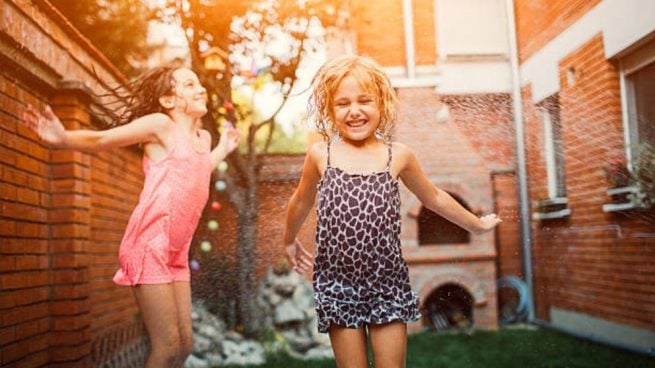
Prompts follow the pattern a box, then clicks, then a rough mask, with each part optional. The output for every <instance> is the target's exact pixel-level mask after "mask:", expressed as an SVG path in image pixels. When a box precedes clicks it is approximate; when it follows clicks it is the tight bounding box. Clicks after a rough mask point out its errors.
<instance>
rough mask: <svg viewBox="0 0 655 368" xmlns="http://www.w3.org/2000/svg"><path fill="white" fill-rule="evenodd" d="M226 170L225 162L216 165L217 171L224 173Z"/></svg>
mask: <svg viewBox="0 0 655 368" xmlns="http://www.w3.org/2000/svg"><path fill="white" fill-rule="evenodd" d="M226 170H227V162H225V161H221V162H220V163H219V164H218V171H222V172H225V171H226Z"/></svg>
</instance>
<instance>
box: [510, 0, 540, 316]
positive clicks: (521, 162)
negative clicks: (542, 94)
mask: <svg viewBox="0 0 655 368" xmlns="http://www.w3.org/2000/svg"><path fill="white" fill-rule="evenodd" d="M505 10H506V12H507V34H508V42H509V62H510V68H511V73H512V107H513V114H514V127H515V131H516V166H517V170H518V177H517V180H518V189H519V206H520V212H519V214H520V216H519V219H520V222H521V244H522V248H523V278H524V280H525V284H526V286H527V289H528V290H527V291H528V292H527V294H528V321H530V322H532V321H533V320H534V319H535V314H534V288H533V285H534V283H533V273H532V236H531V234H530V207H529V205H530V203H529V199H528V178H527V171H526V164H525V141H524V133H523V108H522V102H521V81H520V76H519V58H518V51H517V43H516V19H515V16H514V1H513V0H506V1H505Z"/></svg>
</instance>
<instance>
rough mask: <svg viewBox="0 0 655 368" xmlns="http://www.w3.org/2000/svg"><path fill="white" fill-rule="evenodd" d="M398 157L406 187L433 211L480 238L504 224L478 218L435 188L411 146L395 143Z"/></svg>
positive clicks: (401, 175)
mask: <svg viewBox="0 0 655 368" xmlns="http://www.w3.org/2000/svg"><path fill="white" fill-rule="evenodd" d="M396 152H397V153H396ZM395 157H398V160H399V162H398V163H397V164H398V165H399V166H400V168H401V169H400V173H399V176H400V178H401V179H402V181H403V183H405V185H406V186H407V188H408V189H409V190H410V191H411V192H412V193H414V195H416V197H417V198H418V199H419V200H420V201H421V203H423V205H424V206H425V207H427V208H428V209H429V210H431V211H433V212H436V213H438V214H439V215H441V216H443V217H445V218H446V219H448V220H449V221H451V222H453V223H455V224H457V225H459V226H460V227H462V228H464V229H466V230H467V231H469V232H472V233H476V234H479V233H482V232H485V231H488V230H491V229H493V228H494V227H495V226H496V225H498V223H500V219H499V218H498V217H497V216H496V215H494V214H492V215H488V216H483V217H482V218H479V217H477V216H476V215H474V214H473V213H471V212H469V211H468V210H467V209H466V208H464V207H463V206H462V205H461V204H459V203H458V202H457V201H456V200H455V199H453V197H451V196H450V195H449V194H448V193H446V192H445V191H443V190H441V189H439V188H437V187H436V186H435V185H434V184H432V182H430V180H429V179H428V178H427V176H426V175H425V172H424V171H423V169H421V166H420V165H419V163H418V161H417V160H416V156H415V155H414V153H413V152H412V151H411V150H410V149H409V148H408V147H407V146H405V145H403V144H400V143H395V144H394V158H395Z"/></svg>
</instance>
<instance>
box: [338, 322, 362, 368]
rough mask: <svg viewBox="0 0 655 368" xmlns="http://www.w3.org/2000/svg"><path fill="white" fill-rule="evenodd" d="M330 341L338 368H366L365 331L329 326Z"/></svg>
mask: <svg viewBox="0 0 655 368" xmlns="http://www.w3.org/2000/svg"><path fill="white" fill-rule="evenodd" d="M329 334H330V341H331V342H332V351H334V357H335V359H336V361H337V367H338V368H368V354H367V352H366V349H367V348H366V329H365V328H364V327H362V328H357V329H354V328H346V327H342V326H339V325H335V324H331V325H330V330H329Z"/></svg>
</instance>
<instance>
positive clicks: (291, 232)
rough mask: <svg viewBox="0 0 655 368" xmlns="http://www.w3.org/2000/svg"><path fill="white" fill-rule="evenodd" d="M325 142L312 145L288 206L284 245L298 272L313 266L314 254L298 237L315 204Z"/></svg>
mask: <svg viewBox="0 0 655 368" xmlns="http://www.w3.org/2000/svg"><path fill="white" fill-rule="evenodd" d="M324 152H325V144H324V143H317V144H315V145H313V146H312V147H311V149H310V150H309V152H307V156H305V163H304V165H303V169H302V175H301V177H300V182H299V183H298V187H297V188H296V191H295V192H294V193H293V195H292V196H291V199H289V204H288V206H287V218H286V226H285V229H284V240H283V241H284V245H285V248H286V250H287V255H288V257H289V260H290V261H291V264H292V265H293V268H294V269H295V270H296V271H297V272H300V273H302V272H306V271H308V270H309V269H310V268H311V264H312V263H311V259H312V255H311V254H310V253H309V252H307V250H305V248H304V247H303V246H302V244H300V242H299V241H298V240H297V239H296V235H297V234H298V231H300V227H301V226H302V224H303V222H305V218H306V217H307V214H308V213H309V211H310V210H311V209H312V207H313V206H314V199H315V198H316V185H317V184H318V181H319V180H320V179H321V173H320V170H319V162H321V160H322V159H323V153H324Z"/></svg>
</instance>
